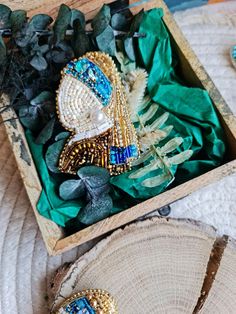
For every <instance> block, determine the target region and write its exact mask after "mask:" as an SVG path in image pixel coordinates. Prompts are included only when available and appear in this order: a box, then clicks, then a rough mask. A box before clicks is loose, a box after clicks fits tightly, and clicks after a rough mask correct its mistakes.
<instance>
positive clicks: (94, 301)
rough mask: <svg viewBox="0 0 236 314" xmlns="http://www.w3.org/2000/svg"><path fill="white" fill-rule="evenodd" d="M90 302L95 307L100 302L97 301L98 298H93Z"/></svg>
mask: <svg viewBox="0 0 236 314" xmlns="http://www.w3.org/2000/svg"><path fill="white" fill-rule="evenodd" d="M89 303H90V304H91V306H92V307H94V308H96V307H97V304H98V302H97V300H96V299H91V300H90V302H89Z"/></svg>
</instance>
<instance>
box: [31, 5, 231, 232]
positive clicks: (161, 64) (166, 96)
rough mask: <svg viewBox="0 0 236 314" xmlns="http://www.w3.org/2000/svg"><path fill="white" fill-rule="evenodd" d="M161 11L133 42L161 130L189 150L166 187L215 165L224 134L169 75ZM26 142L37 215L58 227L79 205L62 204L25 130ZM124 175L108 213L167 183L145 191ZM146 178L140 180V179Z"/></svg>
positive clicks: (195, 94)
mask: <svg viewBox="0 0 236 314" xmlns="http://www.w3.org/2000/svg"><path fill="white" fill-rule="evenodd" d="M162 16H163V11H162V10H161V9H153V10H150V11H147V12H145V13H144V17H143V20H142V22H141V25H140V28H139V32H141V33H145V34H146V37H145V38H139V40H138V51H137V56H138V60H139V61H138V66H140V67H143V68H145V69H146V70H147V72H148V74H149V79H148V93H149V95H150V96H151V97H152V99H153V101H154V102H156V103H158V104H159V105H160V109H159V110H158V115H160V114H161V113H163V112H165V111H168V112H169V113H170V117H169V119H168V121H167V125H173V126H174V131H172V133H171V136H181V137H182V138H183V139H184V142H183V144H182V145H181V148H180V151H181V150H182V151H183V150H186V149H192V150H193V156H192V157H191V159H190V160H189V161H186V162H185V163H183V164H181V165H179V166H178V167H175V168H173V169H171V170H172V172H173V173H174V174H175V181H174V182H173V183H172V184H171V185H170V187H172V186H174V185H177V184H180V183H182V182H185V181H187V180H189V179H191V178H193V177H196V176H199V175H201V174H202V173H204V172H206V171H209V170H211V169H213V168H214V167H217V166H219V165H220V164H221V163H222V161H223V158H224V152H225V145H224V141H223V138H224V134H223V130H222V127H221V125H220V122H219V119H218V117H217V114H216V112H215V109H214V106H213V104H212V102H211V99H210V97H209V95H208V93H207V92H206V91H205V90H202V89H199V88H191V87H186V86H185V85H187V82H186V84H184V83H183V82H181V78H178V75H177V73H176V71H175V67H174V65H177V62H178V60H176V59H175V58H173V53H172V48H171V43H170V36H169V33H168V31H167V30H166V27H165V25H164V23H163V21H162ZM26 135H27V140H28V143H29V146H30V148H31V152H32V155H33V158H34V161H35V164H36V167H37V170H38V173H39V176H40V178H41V183H42V186H43V190H42V194H41V197H40V199H39V201H38V205H37V208H38V210H39V213H40V214H41V215H43V216H45V217H47V218H49V219H51V220H53V221H54V222H55V223H57V224H58V225H60V226H64V225H65V223H66V222H67V221H68V220H70V219H71V218H73V217H76V216H77V214H78V212H79V210H80V208H81V206H82V205H81V204H82V203H81V202H80V200H75V201H67V202H65V201H62V200H61V199H60V197H59V195H58V188H59V184H60V183H61V182H62V178H61V177H60V178H59V179H58V176H60V175H56V176H53V175H52V174H50V173H49V171H48V169H47V166H46V164H45V161H44V153H43V146H42V145H37V144H35V143H34V139H33V136H32V134H31V133H30V132H29V131H27V132H26ZM129 174H130V173H124V174H122V175H119V176H117V177H113V178H111V184H112V186H113V190H112V197H113V199H114V208H113V211H112V213H111V214H113V213H116V212H119V211H121V210H123V209H125V208H128V207H129V206H132V205H134V204H136V203H138V202H140V201H142V200H144V199H147V198H150V197H152V196H155V195H157V194H158V193H161V192H162V191H163V190H164V189H165V188H166V187H167V184H163V185H161V186H158V187H155V188H145V187H143V186H142V185H141V184H140V183H141V181H142V180H143V179H144V178H141V179H136V180H131V179H128V176H129ZM145 179H146V178H145Z"/></svg>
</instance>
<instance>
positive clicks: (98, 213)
mask: <svg viewBox="0 0 236 314" xmlns="http://www.w3.org/2000/svg"><path fill="white" fill-rule="evenodd" d="M112 207H113V202H112V198H111V197H110V196H109V195H104V196H101V198H100V199H99V200H96V202H95V201H90V202H89V203H88V204H87V205H86V206H85V207H84V208H82V209H81V210H80V212H79V214H78V217H77V218H78V220H79V221H80V222H82V223H83V224H85V225H91V224H94V223H95V222H98V221H100V220H102V219H105V218H107V217H108V216H109V215H110V213H111V210H112Z"/></svg>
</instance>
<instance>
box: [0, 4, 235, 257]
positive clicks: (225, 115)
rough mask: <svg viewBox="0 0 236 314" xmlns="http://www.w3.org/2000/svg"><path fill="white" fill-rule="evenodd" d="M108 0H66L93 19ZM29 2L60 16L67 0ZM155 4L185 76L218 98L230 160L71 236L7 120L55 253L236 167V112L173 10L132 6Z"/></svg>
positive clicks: (16, 126)
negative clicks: (47, 214)
mask: <svg viewBox="0 0 236 314" xmlns="http://www.w3.org/2000/svg"><path fill="white" fill-rule="evenodd" d="M9 2H10V1H9ZM108 2H111V1H101V0H91V1H88V0H80V1H73V0H68V1H65V3H66V4H68V5H69V6H70V7H74V8H79V9H80V10H81V11H82V12H84V13H85V14H86V17H87V18H88V19H90V18H92V17H93V16H94V15H95V14H96V13H97V11H98V10H99V9H100V7H101V6H102V5H103V4H104V3H108ZM130 2H131V3H134V2H135V1H133V0H132V1H130ZM11 3H12V2H10V3H9V6H10V7H12V5H11ZM25 3H26V5H25V9H29V6H31V7H30V11H29V15H34V14H36V13H38V12H40V13H43V12H44V13H47V14H49V15H51V16H52V17H55V15H56V14H57V10H58V6H59V5H60V4H61V3H62V1H60V0H57V1H55V0H52V1H47V0H44V1H40V2H39V1H32V2H31V1H30V2H29V1H25ZM38 3H40V6H37V5H38ZM140 3H141V1H140ZM23 6H24V1H23ZM32 6H34V7H36V6H37V9H33V8H32ZM153 7H161V8H163V10H164V12H165V15H164V22H165V24H166V26H167V28H168V30H169V32H170V34H171V35H172V41H173V45H174V47H175V50H176V51H177V54H178V57H179V60H180V69H181V72H182V73H181V74H182V77H183V78H184V79H185V80H186V81H187V82H188V83H189V85H192V86H197V87H203V88H205V89H206V90H207V91H208V92H209V94H210V96H211V98H212V100H213V103H214V105H215V107H216V108H217V111H218V114H219V117H220V119H221V122H222V125H223V127H224V129H225V134H226V137H227V145H228V150H227V160H228V161H227V163H225V164H224V165H222V166H220V167H218V168H216V169H214V170H212V171H209V172H207V173H205V174H204V175H201V176H199V177H197V178H195V179H192V180H190V181H188V182H186V183H184V184H181V185H179V186H177V187H175V188H172V189H170V190H168V191H166V192H164V193H162V194H160V195H158V196H156V197H153V198H151V199H149V200H147V201H145V202H143V203H140V204H138V205H136V206H134V207H132V208H129V209H127V210H124V211H122V212H120V213H118V214H116V215H114V216H112V217H110V218H107V219H104V220H103V221H100V222H98V223H96V224H94V225H92V226H89V227H87V228H86V229H83V230H81V231H79V232H77V233H75V234H73V235H71V236H68V237H65V236H64V234H63V230H62V229H61V228H59V227H58V226H57V225H56V224H55V223H53V222H52V221H50V220H47V219H46V218H44V217H42V216H41V215H39V213H38V212H37V209H36V204H37V201H38V198H39V196H40V193H41V190H42V188H41V183H40V180H39V177H38V174H37V171H36V168H35V166H34V162H33V159H32V157H31V154H30V151H29V148H28V145H27V141H26V139H25V136H24V131H23V128H22V126H21V124H20V123H19V121H18V120H15V121H16V122H14V123H5V128H6V131H7V133H8V137H9V140H10V142H11V145H12V148H13V151H14V154H15V158H16V161H17V163H18V167H19V170H20V173H21V176H22V179H23V182H24V185H25V188H26V190H27V193H28V196H29V199H30V202H31V204H32V207H33V210H34V212H35V215H36V219H37V221H38V224H39V227H40V230H41V232H42V236H43V239H44V241H45V244H46V247H47V250H48V252H49V254H50V255H56V254H60V253H62V252H65V251H67V250H69V249H71V248H73V247H75V246H77V245H80V244H82V243H84V242H87V241H89V240H91V239H94V238H96V237H98V236H101V235H103V234H105V233H107V232H109V231H111V230H114V229H116V228H118V227H120V226H123V225H125V224H127V223H129V222H131V221H133V220H135V219H137V218H138V217H141V216H143V215H145V214H147V213H150V212H152V211H154V210H156V209H158V208H161V207H163V206H165V205H167V204H170V203H172V202H175V201H176V200H178V199H181V198H183V197H185V196H186V195H188V194H190V193H192V192H194V191H196V190H198V189H199V188H202V187H204V186H206V185H207V184H209V183H211V182H214V181H217V180H219V179H221V178H222V177H224V176H227V175H229V174H231V173H233V172H235V171H236V117H234V116H233V114H232V113H231V111H230V109H229V108H228V106H227V105H226V103H225V101H224V100H223V99H222V97H221V95H220V93H219V92H218V90H217V89H216V87H215V86H214V84H213V82H212V81H211V79H210V78H209V76H208V75H207V73H206V72H205V70H204V68H203V67H202V65H201V64H200V63H199V61H198V59H197V57H196V56H195V54H194V53H193V51H192V49H191V48H190V47H189V44H188V42H187V41H186V40H185V38H184V37H183V35H182V33H181V31H180V29H179V28H178V26H177V24H176V23H175V21H174V19H173V17H172V15H171V14H170V13H169V11H168V9H167V6H166V5H165V3H164V2H163V1H162V0H156V1H154V0H153V1H149V2H145V3H142V4H140V5H137V6H133V8H132V11H133V12H134V13H137V12H138V11H140V9H141V8H144V9H145V10H147V9H150V8H153ZM21 8H22V7H21ZM3 101H4V102H7V98H4V99H3ZM14 115H15V113H14V112H13V111H7V112H4V114H3V115H2V116H3V119H4V120H7V119H9V118H12V117H13V116H14Z"/></svg>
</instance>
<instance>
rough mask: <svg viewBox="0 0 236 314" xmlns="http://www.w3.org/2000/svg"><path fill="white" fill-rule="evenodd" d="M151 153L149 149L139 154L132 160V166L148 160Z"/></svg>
mask: <svg viewBox="0 0 236 314" xmlns="http://www.w3.org/2000/svg"><path fill="white" fill-rule="evenodd" d="M152 154H153V152H152V150H149V151H147V152H145V153H143V154H141V156H140V157H139V158H138V159H136V160H135V161H133V162H132V166H139V165H141V164H142V163H144V162H145V161H148V160H149V159H150V158H151V157H152Z"/></svg>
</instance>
